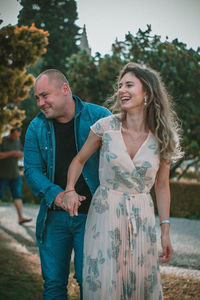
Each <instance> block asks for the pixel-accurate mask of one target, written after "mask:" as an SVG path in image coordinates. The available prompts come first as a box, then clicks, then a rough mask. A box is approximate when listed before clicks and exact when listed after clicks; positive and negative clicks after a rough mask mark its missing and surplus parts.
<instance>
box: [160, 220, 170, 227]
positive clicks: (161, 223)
mask: <svg viewBox="0 0 200 300" xmlns="http://www.w3.org/2000/svg"><path fill="white" fill-rule="evenodd" d="M163 224H169V225H170V220H169V219H166V220H162V221H160V226H162V225H163Z"/></svg>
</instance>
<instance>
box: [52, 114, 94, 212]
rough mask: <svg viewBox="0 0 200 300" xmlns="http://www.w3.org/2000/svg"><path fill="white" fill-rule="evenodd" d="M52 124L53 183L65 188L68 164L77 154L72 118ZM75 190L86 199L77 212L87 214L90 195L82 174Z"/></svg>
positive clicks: (54, 121)
mask: <svg viewBox="0 0 200 300" xmlns="http://www.w3.org/2000/svg"><path fill="white" fill-rule="evenodd" d="M53 124H54V131H55V141H56V155H55V156H56V157H55V162H56V163H55V178H54V183H55V184H57V185H59V186H60V187H61V188H63V189H65V187H66V183H67V171H68V168H69V165H70V163H71V161H72V159H73V158H74V156H75V155H76V154H77V150H76V142H75V136H74V119H72V120H71V121H69V122H68V123H59V122H57V121H56V120H53ZM75 190H76V192H77V193H78V194H80V195H83V196H86V200H84V201H82V204H81V206H80V207H79V210H78V212H79V213H82V214H87V212H88V209H89V205H90V202H91V199H92V195H91V192H90V189H89V187H88V185H87V184H86V182H85V180H84V177H83V175H82V174H81V176H80V177H79V179H78V181H77V183H76V185H75Z"/></svg>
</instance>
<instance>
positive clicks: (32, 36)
mask: <svg viewBox="0 0 200 300" xmlns="http://www.w3.org/2000/svg"><path fill="white" fill-rule="evenodd" d="M47 36H48V33H47V32H45V31H43V30H40V29H37V28H36V27H35V26H34V25H32V26H31V27H30V28H29V27H27V26H22V27H18V26H10V25H9V26H6V27H3V28H2V29H1V30H0V99H1V100H0V116H1V124H0V134H1V133H2V132H3V131H4V129H6V126H8V127H9V126H16V125H17V126H20V125H21V123H22V120H23V119H24V118H25V113H24V111H23V110H20V109H19V108H18V104H19V103H20V102H21V101H22V100H24V98H26V97H27V96H28V91H29V89H30V87H31V86H32V85H33V76H32V75H31V74H26V70H25V67H27V66H28V65H31V64H34V63H35V62H36V61H37V59H38V57H39V56H40V55H42V54H43V53H44V52H45V48H44V47H45V46H46V45H47V42H48V40H47Z"/></svg>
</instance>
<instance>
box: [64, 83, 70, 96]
mask: <svg viewBox="0 0 200 300" xmlns="http://www.w3.org/2000/svg"><path fill="white" fill-rule="evenodd" d="M62 89H63V92H64V94H65V95H67V94H68V93H69V92H70V88H69V85H68V84H67V83H63V86H62Z"/></svg>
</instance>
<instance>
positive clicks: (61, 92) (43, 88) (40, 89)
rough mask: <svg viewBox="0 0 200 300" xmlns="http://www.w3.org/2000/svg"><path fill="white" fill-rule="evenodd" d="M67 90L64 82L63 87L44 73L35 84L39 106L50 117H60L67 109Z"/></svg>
mask: <svg viewBox="0 0 200 300" xmlns="http://www.w3.org/2000/svg"><path fill="white" fill-rule="evenodd" d="M66 90H67V85H66V84H65V83H64V84H63V85H62V86H61V87H59V85H58V84H57V83H56V82H55V81H50V82H49V79H48V77H47V75H43V76H42V77H41V78H39V79H38V81H37V82H36V84H35V88H34V93H35V98H36V100H37V106H38V107H39V109H40V110H41V112H43V113H44V115H45V116H46V117H47V118H48V119H57V120H58V119H59V118H60V117H62V116H63V115H64V113H65V111H66V106H67V102H66Z"/></svg>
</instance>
